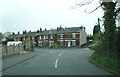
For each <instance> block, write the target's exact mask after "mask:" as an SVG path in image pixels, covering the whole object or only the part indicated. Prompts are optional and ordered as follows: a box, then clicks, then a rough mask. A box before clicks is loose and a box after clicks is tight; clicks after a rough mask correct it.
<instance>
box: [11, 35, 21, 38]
mask: <svg viewBox="0 0 120 77" xmlns="http://www.w3.org/2000/svg"><path fill="white" fill-rule="evenodd" d="M22 36H23V35H21V34H15V35H14V36H13V35H10V36H9V38H20V37H22Z"/></svg>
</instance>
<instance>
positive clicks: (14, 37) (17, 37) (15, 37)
mask: <svg viewBox="0 0 120 77" xmlns="http://www.w3.org/2000/svg"><path fill="white" fill-rule="evenodd" d="M8 38H13V39H14V41H22V35H21V34H19V32H18V34H15V33H14V32H13V33H12V35H10V36H9V37H8Z"/></svg>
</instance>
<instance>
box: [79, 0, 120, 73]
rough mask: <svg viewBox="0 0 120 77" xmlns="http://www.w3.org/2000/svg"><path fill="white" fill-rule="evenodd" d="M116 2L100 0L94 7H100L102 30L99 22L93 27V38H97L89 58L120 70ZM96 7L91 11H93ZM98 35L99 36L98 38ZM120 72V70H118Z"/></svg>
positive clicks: (119, 32)
mask: <svg viewBox="0 0 120 77" xmlns="http://www.w3.org/2000/svg"><path fill="white" fill-rule="evenodd" d="M91 2H92V1H90V0H88V2H86V3H84V2H82V3H81V4H80V5H79V6H83V5H88V4H90V3H91ZM117 4H118V2H117V0H116V2H105V1H104V0H103V1H100V5H99V6H98V7H96V9H98V8H100V7H101V8H102V9H103V11H104V15H103V24H102V25H103V26H104V31H101V28H100V23H99V20H98V25H95V27H94V31H93V34H94V39H95V40H98V41H99V42H98V44H97V46H96V47H95V52H94V54H93V55H92V56H91V58H92V59H93V60H94V61H96V62H97V63H98V64H101V65H103V66H105V67H107V68H110V69H112V70H116V71H120V27H117V26H116V18H117V16H118V14H120V7H119V8H118V7H117ZM96 9H94V10H93V11H91V12H90V13H92V12H94V11H95V10H96ZM98 37H99V38H98ZM118 73H119V74H120V72H118Z"/></svg>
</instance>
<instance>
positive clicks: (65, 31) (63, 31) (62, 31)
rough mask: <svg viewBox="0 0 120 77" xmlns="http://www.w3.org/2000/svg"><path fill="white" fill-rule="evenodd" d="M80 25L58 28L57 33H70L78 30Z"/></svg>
mask: <svg viewBox="0 0 120 77" xmlns="http://www.w3.org/2000/svg"><path fill="white" fill-rule="evenodd" d="M80 30H81V29H80V27H70V28H65V29H61V30H59V31H58V32H57V33H72V32H80Z"/></svg>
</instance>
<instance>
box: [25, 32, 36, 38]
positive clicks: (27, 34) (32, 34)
mask: <svg viewBox="0 0 120 77" xmlns="http://www.w3.org/2000/svg"><path fill="white" fill-rule="evenodd" d="M35 34H37V32H28V33H25V34H24V35H23V36H28V37H30V36H35Z"/></svg>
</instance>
